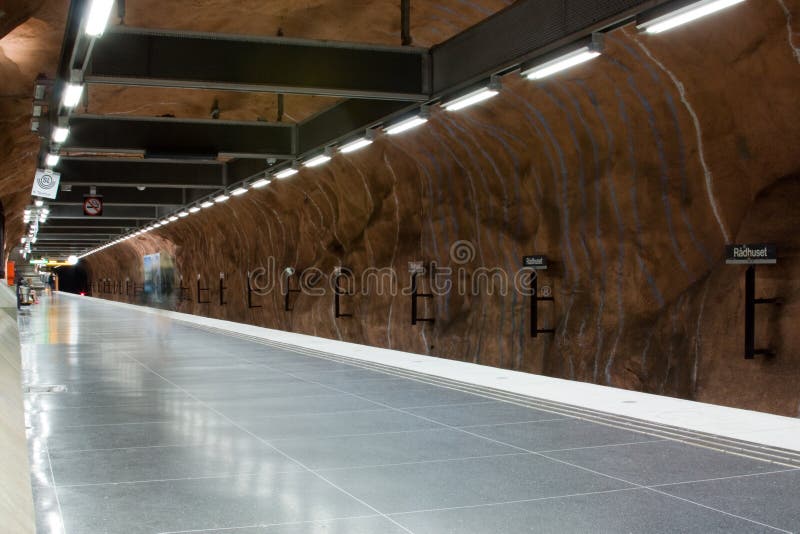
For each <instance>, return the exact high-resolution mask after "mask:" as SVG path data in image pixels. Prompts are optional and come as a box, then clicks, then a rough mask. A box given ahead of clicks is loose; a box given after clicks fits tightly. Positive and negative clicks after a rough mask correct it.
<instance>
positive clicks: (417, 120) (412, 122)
mask: <svg viewBox="0 0 800 534" xmlns="http://www.w3.org/2000/svg"><path fill="white" fill-rule="evenodd" d="M426 122H428V119H426V118H425V117H422V116H420V115H417V116H416V117H411V118H410V119H406V120H404V121H400V122H398V123H396V124H393V125H391V126H389V127H388V128H386V133H387V134H389V135H397V134H399V133H403V132H405V131H408V130H410V129H412V128H416V127H417V126H421V125H423V124H425V123H426Z"/></svg>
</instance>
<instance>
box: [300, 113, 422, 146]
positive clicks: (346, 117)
mask: <svg viewBox="0 0 800 534" xmlns="http://www.w3.org/2000/svg"><path fill="white" fill-rule="evenodd" d="M417 107H419V105H418V104H416V103H409V102H398V101H389V100H355V99H351V100H344V101H342V102H339V103H338V104H336V105H335V106H332V107H330V108H328V109H326V110H324V111H321V112H320V113H317V114H316V115H314V116H313V117H310V118H308V119H306V120H305V121H303V122H301V123H300V124H298V126H297V129H298V132H297V138H298V147H297V151H298V153H300V154H303V153H306V152H309V151H311V150H314V149H315V148H319V147H323V146H325V145H329V144H332V143H335V142H336V141H339V140H341V139H343V138H346V137H347V136H350V135H354V134H355V133H357V132H358V133H363V130H364V129H365V128H367V127H370V126H374V125H375V124H377V123H380V122H383V121H384V120H386V119H387V118H389V117H391V116H393V115H395V114H397V113H402V112H403V111H406V110H409V109H413V108H417Z"/></svg>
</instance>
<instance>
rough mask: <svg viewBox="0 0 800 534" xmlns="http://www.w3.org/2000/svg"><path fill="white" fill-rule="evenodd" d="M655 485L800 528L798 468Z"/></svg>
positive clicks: (791, 528) (789, 527) (787, 527)
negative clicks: (783, 471) (761, 473)
mask: <svg viewBox="0 0 800 534" xmlns="http://www.w3.org/2000/svg"><path fill="white" fill-rule="evenodd" d="M777 467H778V466H773V468H777ZM658 489H659V490H660V491H664V492H666V493H669V494H671V495H677V496H678V497H682V498H684V499H690V500H692V501H694V502H698V503H701V504H704V505H706V506H711V507H714V508H717V509H719V510H724V511H726V512H728V513H731V514H736V515H741V516H744V517H747V518H750V519H755V520H756V521H760V522H762V523H766V524H769V525H772V526H774V527H777V528H782V529H784V530H789V531H791V532H800V470H794V471H789V472H785V473H773V474H768V475H756V476H749V477H740V478H729V479H725V480H712V481H708V482H694V483H691V484H677V485H673V486H661V487H659V488H658Z"/></svg>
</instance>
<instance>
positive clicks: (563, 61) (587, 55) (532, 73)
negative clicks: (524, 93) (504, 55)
mask: <svg viewBox="0 0 800 534" xmlns="http://www.w3.org/2000/svg"><path fill="white" fill-rule="evenodd" d="M573 46H577V48H572V49H571V50H569V51H567V52H565V53H562V51H561V50H560V51H558V52H557V53H556V54H557V55H556V56H555V57H552V56H544V57H543V58H541V59H540V60H538V61H537V62H535V63H533V64H532V65H531V66H523V68H522V75H523V76H525V77H526V78H528V79H529V80H540V79H542V78H546V77H548V76H552V75H553V74H555V73H557V72H561V71H563V70H566V69H568V68H570V67H574V66H575V65H580V64H581V63H585V62H587V61H589V60H591V59H594V58H596V57H598V56H599V55H600V53H601V52H602V50H603V37H602V35H601V34H599V33H595V34H592V37H591V38H590V39H585V40H583V41H579V42H578V43H576V45H573ZM562 50H563V49H562Z"/></svg>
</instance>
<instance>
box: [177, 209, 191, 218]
mask: <svg viewBox="0 0 800 534" xmlns="http://www.w3.org/2000/svg"><path fill="white" fill-rule="evenodd" d="M188 216H189V212H188V211H186V210H183V211H181V212H179V213H178V217H181V218H183V217H188Z"/></svg>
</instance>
